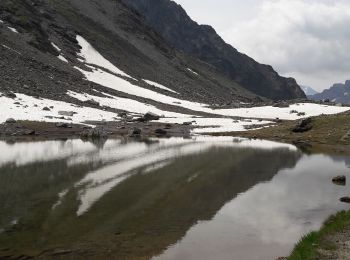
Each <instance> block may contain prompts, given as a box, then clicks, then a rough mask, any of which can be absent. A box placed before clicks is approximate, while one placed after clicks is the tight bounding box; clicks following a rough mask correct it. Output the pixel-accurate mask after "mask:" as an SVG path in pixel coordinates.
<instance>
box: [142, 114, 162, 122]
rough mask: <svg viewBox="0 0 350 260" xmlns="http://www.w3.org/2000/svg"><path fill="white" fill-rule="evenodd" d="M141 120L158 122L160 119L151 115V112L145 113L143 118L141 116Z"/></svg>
mask: <svg viewBox="0 0 350 260" xmlns="http://www.w3.org/2000/svg"><path fill="white" fill-rule="evenodd" d="M143 119H144V120H145V121H152V120H159V119H160V116H158V115H156V114H154V113H152V112H148V113H146V114H145V115H144V116H143Z"/></svg>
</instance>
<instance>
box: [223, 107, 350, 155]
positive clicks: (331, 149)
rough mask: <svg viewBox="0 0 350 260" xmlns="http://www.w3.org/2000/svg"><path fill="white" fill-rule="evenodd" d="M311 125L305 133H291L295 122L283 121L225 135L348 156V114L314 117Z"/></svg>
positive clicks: (349, 124) (349, 114)
mask: <svg viewBox="0 0 350 260" xmlns="http://www.w3.org/2000/svg"><path fill="white" fill-rule="evenodd" d="M312 124H313V129H312V130H310V131H308V132H305V133H293V132H292V129H293V127H294V126H295V125H296V121H285V122H282V123H280V124H278V125H276V126H275V127H270V128H265V129H260V130H254V131H246V132H236V133H226V135H229V136H240V137H249V138H259V139H267V140H273V141H278V142H285V143H294V144H299V145H302V146H303V148H307V150H308V151H310V152H326V153H341V154H350V146H349V145H350V136H347V133H348V132H349V131H350V112H346V113H342V114H338V115H330V116H325V115H322V116H318V117H314V118H313V123H312ZM349 133H350V132H349Z"/></svg>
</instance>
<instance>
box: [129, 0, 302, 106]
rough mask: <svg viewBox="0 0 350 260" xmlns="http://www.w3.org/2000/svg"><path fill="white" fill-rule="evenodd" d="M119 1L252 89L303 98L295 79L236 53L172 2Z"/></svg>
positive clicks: (272, 96) (274, 95) (177, 43)
mask: <svg viewBox="0 0 350 260" xmlns="http://www.w3.org/2000/svg"><path fill="white" fill-rule="evenodd" d="M122 1H123V2H124V3H126V4H127V5H129V6H131V7H133V8H135V10H137V11H138V12H139V13H140V14H142V15H144V17H145V18H146V20H147V22H148V24H149V25H150V26H152V28H154V29H155V30H156V31H157V32H159V33H160V34H161V35H162V36H163V37H164V39H166V40H167V41H168V42H169V43H170V44H172V45H173V46H174V47H176V48H177V49H179V50H182V51H183V52H184V53H187V54H190V55H193V56H194V57H197V58H199V59H200V60H202V61H204V62H206V63H208V64H210V65H212V66H213V67H215V68H216V69H217V70H218V71H219V72H221V73H223V74H224V75H226V76H227V77H229V78H231V79H232V80H234V81H235V82H237V83H238V84H239V85H241V86H243V87H244V88H246V89H248V90H250V91H251V92H253V93H256V94H258V95H260V96H264V97H267V98H270V99H274V100H281V99H296V98H305V94H304V93H303V91H302V90H301V89H300V87H299V86H298V85H297V83H296V81H295V80H294V79H292V78H284V77H281V76H279V75H278V74H277V72H275V71H274V70H273V68H272V67H271V66H268V65H263V64H259V63H257V62H256V61H254V60H253V59H252V58H250V57H248V56H247V55H244V54H242V53H239V52H238V51H237V50H236V49H234V48H233V47H232V46H231V45H229V44H227V43H225V42H224V40H223V39H222V38H220V36H219V35H218V34H217V33H216V32H215V30H214V29H213V28H212V27H211V26H208V25H198V24H197V23H196V22H194V21H193V20H191V18H190V17H189V16H188V15H187V13H186V12H185V10H184V9H183V8H182V7H181V6H180V5H178V4H176V3H175V2H174V1H170V0H122ZM271 51H273V50H271Z"/></svg>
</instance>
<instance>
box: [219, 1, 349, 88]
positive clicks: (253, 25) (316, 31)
mask: <svg viewBox="0 0 350 260" xmlns="http://www.w3.org/2000/svg"><path fill="white" fill-rule="evenodd" d="M260 3H261V5H260V7H259V10H258V12H257V14H256V16H255V17H254V18H253V19H249V20H246V21H244V22H243V21H242V22H241V23H238V24H235V25H232V27H231V28H230V29H228V30H226V31H223V32H221V35H223V37H224V38H225V40H226V41H228V42H229V43H231V44H232V45H233V46H234V47H236V48H237V49H238V50H239V51H241V52H244V53H246V54H248V55H249V56H251V57H254V58H255V59H256V60H258V61H259V62H262V63H266V64H271V65H273V66H274V67H275V69H277V70H278V71H279V72H280V73H281V74H283V75H288V76H293V77H296V79H297V80H298V82H299V83H300V84H307V85H311V86H313V87H315V88H317V89H323V88H326V87H329V86H330V85H331V84H333V83H335V82H341V81H345V80H346V79H349V78H350V27H349V24H350V1H327V0H324V1H313V0H311V1H305V0H265V1H261V2H260Z"/></svg>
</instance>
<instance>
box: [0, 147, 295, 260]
mask: <svg viewBox="0 0 350 260" xmlns="http://www.w3.org/2000/svg"><path fill="white" fill-rule="evenodd" d="M155 145H159V144H155ZM173 145H174V144H173ZM179 145H181V144H176V145H175V146H176V147H178V146H179ZM198 147H199V148H200V149H197V150H196V149H193V151H194V152H193V153H184V155H182V154H181V153H180V154H176V153H174V154H173V157H172V158H171V159H172V160H173V161H169V163H168V164H167V165H165V166H164V167H163V168H158V169H157V167H155V170H154V171H151V172H147V173H146V172H144V169H145V165H141V168H140V167H138V168H135V169H131V172H129V173H128V175H127V177H126V178H125V179H124V180H123V181H122V182H120V183H119V185H117V186H115V187H114V188H112V189H111V190H109V191H108V192H107V193H105V194H104V195H103V196H102V197H100V198H99V200H98V201H95V203H94V204H92V205H91V207H90V209H89V210H88V211H87V212H85V213H84V214H83V215H81V216H80V217H77V216H76V212H77V209H78V206H79V205H78V204H79V202H78V201H77V197H78V198H79V194H80V193H81V188H82V187H78V186H77V187H76V188H72V187H74V184H76V183H77V181H78V180H79V179H82V178H83V179H87V176H88V175H86V173H87V172H88V170H89V168H90V167H91V165H89V164H87V165H86V164H78V165H77V164H75V165H76V166H74V167H73V168H69V169H66V167H67V164H65V163H62V162H61V161H60V162H59V163H56V164H55V163H52V165H51V166H50V163H48V164H45V165H44V164H42V165H41V166H40V167H41V169H39V168H40V167H39V165H37V166H36V168H35V169H33V168H29V167H21V168H17V170H15V168H13V169H9V168H8V169H7V170H6V171H7V173H6V174H3V169H1V176H2V177H1V178H2V180H5V182H3V181H1V182H0V188H1V189H0V190H1V191H0V192H1V193H0V194H1V198H5V194H7V195H6V196H8V199H7V202H6V205H3V200H1V201H0V206H1V208H2V209H5V208H9V209H11V208H13V205H12V206H11V203H15V202H16V203H18V209H21V208H25V209H26V210H23V211H21V210H17V211H9V212H11V213H12V214H13V215H12V217H13V218H17V219H19V220H18V224H17V225H15V226H13V228H11V229H8V230H7V232H3V233H1V232H0V245H1V246H0V256H1V255H3V252H2V251H1V248H2V247H4V248H11V252H10V253H9V252H8V251H6V252H5V253H6V254H15V255H19V254H38V253H40V252H42V251H44V250H47V249H49V250H48V251H45V256H48V257H49V256H50V252H51V253H52V250H53V249H57V248H64V249H69V250H72V251H71V252H70V253H71V254H72V255H73V256H74V258H75V259H76V258H79V257H80V258H82V259H86V258H88V257H96V258H98V257H100V258H101V257H102V258H106V257H108V256H110V257H112V256H113V258H122V257H126V258H130V257H132V258H148V257H150V256H152V255H155V254H158V253H160V252H161V251H163V250H164V249H165V248H166V247H167V246H169V245H171V244H173V243H175V242H176V241H177V240H179V239H180V238H181V237H183V236H184V234H185V233H186V231H187V230H188V229H189V228H190V227H191V226H192V225H193V224H195V223H196V222H198V221H201V220H208V219H211V218H212V217H213V216H214V215H215V213H216V212H217V211H218V210H219V209H220V208H221V207H222V206H223V205H224V204H225V203H226V202H227V201H229V200H231V199H232V198H234V197H235V196H237V194H239V193H241V192H245V191H246V190H248V189H249V188H251V187H252V186H254V185H255V184H257V183H259V182H264V181H269V180H270V179H271V178H272V177H273V176H274V175H275V174H276V173H277V172H278V171H279V170H280V169H282V168H286V167H293V166H294V165H295V164H296V162H297V161H298V159H299V156H300V155H299V153H297V152H295V151H291V150H288V149H276V150H263V149H260V150H254V149H252V148H237V147H233V146H232V142H231V143H228V147H224V146H221V147H219V146H214V145H212V146H211V148H205V149H203V146H198ZM160 149H163V148H160ZM177 151H178V150H177ZM148 153H150V152H149V151H148ZM163 153H166V149H164V150H163ZM146 154H147V151H145V153H144V156H146ZM141 159H142V157H140V160H141ZM61 164H62V165H64V166H60V165H61ZM84 165H85V166H84ZM119 166H120V163H116V164H115V166H114V167H115V171H116V172H118V171H119V170H120V168H119ZM109 167H112V166H109ZM102 169H103V168H102ZM26 171H27V174H26V173H25V172H26ZM10 172H11V173H12V175H11V176H10V174H9V173H10ZM30 172H32V173H33V175H32V176H31V175H30ZM100 173H101V174H102V173H103V172H100ZM131 173H133V174H131ZM5 176H6V178H5ZM83 176H85V177H83ZM23 177H24V179H23ZM30 177H33V178H30ZM102 177H103V176H102ZM4 178H5V179H4ZM109 180H110V179H105V180H103V181H104V182H105V181H109ZM20 183H22V185H20ZM3 184H4V185H6V186H7V187H12V188H11V189H7V190H6V189H5V187H2V186H3ZM99 184H100V183H95V185H99ZM83 187H87V189H90V188H92V187H94V186H89V185H88V186H83ZM67 188H68V189H69V188H71V189H70V191H69V192H68V193H67V194H66V196H65V197H64V198H63V199H62V201H61V204H60V205H58V206H57V207H56V208H55V209H52V206H53V204H54V203H55V202H56V201H57V193H58V192H61V191H63V190H65V189H67ZM5 191H6V193H5ZM17 194H22V195H21V197H17ZM25 196H27V197H25ZM90 199H92V197H90ZM28 212H29V213H28ZM5 214H6V213H4V210H1V214H0V215H1V218H2V217H3V216H5ZM9 217H11V216H10V215H9V214H8V216H7V219H9ZM3 223H4V222H1V224H3ZM12 249H13V251H12ZM50 250H51V251H50Z"/></svg>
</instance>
